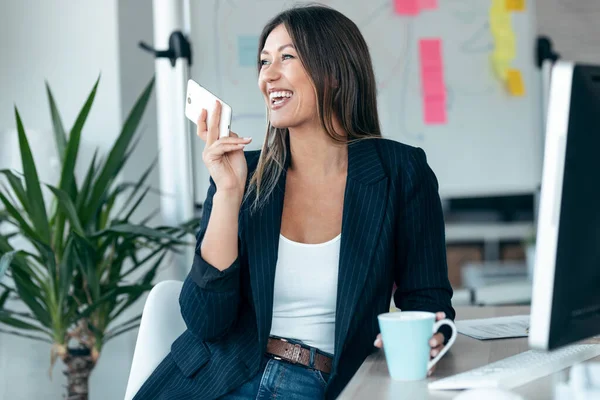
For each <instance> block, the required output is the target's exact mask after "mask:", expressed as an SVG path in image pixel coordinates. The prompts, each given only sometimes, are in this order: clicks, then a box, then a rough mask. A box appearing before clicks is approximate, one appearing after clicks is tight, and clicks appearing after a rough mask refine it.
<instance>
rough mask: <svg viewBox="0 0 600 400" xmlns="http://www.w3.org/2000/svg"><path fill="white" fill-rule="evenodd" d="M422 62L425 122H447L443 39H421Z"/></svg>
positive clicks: (420, 54)
mask: <svg viewBox="0 0 600 400" xmlns="http://www.w3.org/2000/svg"><path fill="white" fill-rule="evenodd" d="M419 58H420V62H421V88H422V93H423V111H424V119H425V123H426V124H429V125H433V124H445V123H446V119H447V116H446V84H445V82H444V62H443V59H442V41H441V40H440V39H438V38H431V39H421V40H419Z"/></svg>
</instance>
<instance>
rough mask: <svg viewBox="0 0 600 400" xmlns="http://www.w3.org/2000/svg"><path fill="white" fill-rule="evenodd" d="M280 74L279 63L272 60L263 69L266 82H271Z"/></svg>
mask: <svg viewBox="0 0 600 400" xmlns="http://www.w3.org/2000/svg"><path fill="white" fill-rule="evenodd" d="M280 76H281V69H280V66H279V63H278V62H277V61H274V62H273V63H272V64H271V65H269V67H268V68H266V69H265V70H263V77H264V79H265V80H266V81H267V82H272V81H275V80H277V79H279V77H280Z"/></svg>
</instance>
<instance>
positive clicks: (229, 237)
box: [200, 190, 243, 271]
mask: <svg viewBox="0 0 600 400" xmlns="http://www.w3.org/2000/svg"><path fill="white" fill-rule="evenodd" d="M242 196H243V195H240V194H238V193H229V192H222V191H219V190H217V192H216V193H215V195H214V197H213V202H212V211H211V213H210V220H209V221H208V226H207V228H206V233H205V234H204V239H203V240H202V245H201V247H200V252H201V255H202V258H203V259H204V260H205V261H206V262H207V263H209V264H210V265H212V266H214V267H215V268H217V269H218V270H220V271H223V270H225V269H227V268H228V267H230V266H231V265H232V263H233V262H234V261H235V259H236V258H237V257H238V215H239V212H240V205H241V203H242Z"/></svg>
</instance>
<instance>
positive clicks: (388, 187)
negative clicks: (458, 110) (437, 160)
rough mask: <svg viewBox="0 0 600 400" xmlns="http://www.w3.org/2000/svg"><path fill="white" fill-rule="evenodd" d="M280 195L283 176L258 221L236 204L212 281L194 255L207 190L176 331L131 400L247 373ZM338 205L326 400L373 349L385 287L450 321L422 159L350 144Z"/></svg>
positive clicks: (434, 209)
mask: <svg viewBox="0 0 600 400" xmlns="http://www.w3.org/2000/svg"><path fill="white" fill-rule="evenodd" d="M257 159H258V153H257V152H248V153H247V161H248V170H249V171H250V172H252V171H253V170H254V169H255V167H256V163H257ZM284 189H285V174H283V176H282V178H281V179H280V181H279V182H278V185H277V188H276V190H275V191H274V193H273V194H272V196H271V197H270V199H269V201H268V203H267V204H266V205H265V206H264V207H263V208H262V209H261V210H260V211H259V212H257V213H255V214H252V215H251V214H250V213H249V212H248V211H247V207H246V206H245V205H244V206H243V207H242V211H241V212H240V235H239V239H240V240H239V243H240V248H239V257H238V259H237V260H235V261H234V263H233V264H232V266H231V267H230V268H228V269H227V270H225V271H223V272H220V271H218V270H216V269H215V268H213V267H212V266H210V265H208V264H207V263H206V262H205V261H204V260H203V259H202V257H200V255H199V251H198V247H199V245H200V242H201V240H202V238H203V236H204V232H205V231H206V227H207V225H208V219H209V217H210V212H211V209H212V197H213V195H214V193H215V187H214V183H212V182H211V187H210V189H209V192H208V196H207V200H206V203H205V211H204V215H203V218H202V223H201V228H200V231H199V233H198V237H197V239H198V246H197V254H196V257H195V260H194V264H193V266H192V271H191V272H190V274H189V275H188V277H187V278H186V281H185V282H184V286H183V289H182V293H181V297H180V303H181V312H182V315H183V318H184V320H185V322H186V324H187V327H188V330H187V331H186V332H185V333H184V334H183V335H182V336H181V337H179V338H178V339H177V340H176V341H175V342H174V343H173V346H172V348H171V353H170V354H169V355H168V356H167V357H166V358H165V360H164V361H163V362H162V363H161V364H160V366H159V367H158V368H157V369H156V370H155V371H154V373H153V374H152V376H151V377H150V378H149V379H148V381H147V382H146V383H145V384H144V386H143V387H142V388H141V389H140V392H139V393H138V394H137V395H136V397H135V399H136V400H140V399H143V400H147V399H169V400H171V399H183V398H193V399H213V398H217V397H219V396H221V395H223V394H225V393H227V392H228V391H230V390H232V389H234V388H236V387H238V386H239V385H240V384H242V383H243V382H244V381H246V380H248V379H250V378H251V377H252V376H253V375H254V374H256V372H257V371H258V368H259V366H260V360H261V356H262V354H263V353H264V350H265V348H266V341H267V339H268V336H269V332H270V329H271V320H272V309H273V285H274V280H275V265H276V263H277V251H278V244H279V233H280V227H281V213H282V210H283V199H284ZM343 207H344V209H343V218H342V239H341V248H340V264H339V273H338V289H337V290H338V293H337V308H336V322H335V324H336V325H335V357H334V363H333V371H332V374H331V377H330V380H329V385H328V388H327V398H335V397H336V396H337V395H338V394H339V393H340V392H341V390H342V389H343V388H344V386H345V385H346V384H347V383H348V381H349V380H350V379H351V377H352V375H354V373H355V372H356V370H357V369H358V368H359V367H360V364H361V363H362V362H363V361H364V359H365V358H366V357H367V356H368V355H369V354H370V353H371V352H372V351H373V350H374V348H373V340H374V339H375V336H376V335H377V333H379V327H378V324H377V315H378V314H380V313H382V312H386V311H387V310H388V308H389V299H390V296H391V291H392V284H393V282H394V281H395V282H396V284H397V286H398V290H397V291H396V294H395V302H396V304H397V305H398V306H399V307H400V308H402V309H404V310H427V311H444V312H446V314H447V315H448V317H450V318H454V310H453V309H452V306H451V296H452V289H451V287H450V283H449V281H448V273H447V267H446V251H445V238H444V221H443V215H442V209H441V205H440V200H439V196H438V187H437V180H436V178H435V175H434V174H433V172H432V171H431V169H430V168H429V166H428V165H427V161H426V158H425V153H424V152H423V151H422V150H421V149H418V148H414V147H410V146H407V145H404V144H401V143H397V142H393V141H390V140H385V139H376V140H365V141H361V142H359V143H355V144H352V145H350V146H349V148H348V178H347V181H346V191H345V198H344V204H343Z"/></svg>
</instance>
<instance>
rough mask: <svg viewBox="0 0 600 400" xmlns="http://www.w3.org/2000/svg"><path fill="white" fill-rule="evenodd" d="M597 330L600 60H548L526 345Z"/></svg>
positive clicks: (550, 345)
mask: <svg viewBox="0 0 600 400" xmlns="http://www.w3.org/2000/svg"><path fill="white" fill-rule="evenodd" d="M598 334H600V67H594V66H585V65H579V64H574V63H569V62H563V61H560V62H558V63H556V64H555V65H554V66H553V70H552V78H551V83H550V96H549V101H548V118H547V124H546V137H545V150H544V167H543V175H542V186H541V194H540V202H539V214H538V224H537V241H536V256H535V269H534V275H533V291H532V304H531V320H530V331H529V346H530V347H531V348H534V349H542V350H551V349H555V348H557V347H560V346H563V345H566V344H569V343H573V342H576V341H579V340H582V339H585V338H588V337H591V336H594V335H598Z"/></svg>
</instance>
